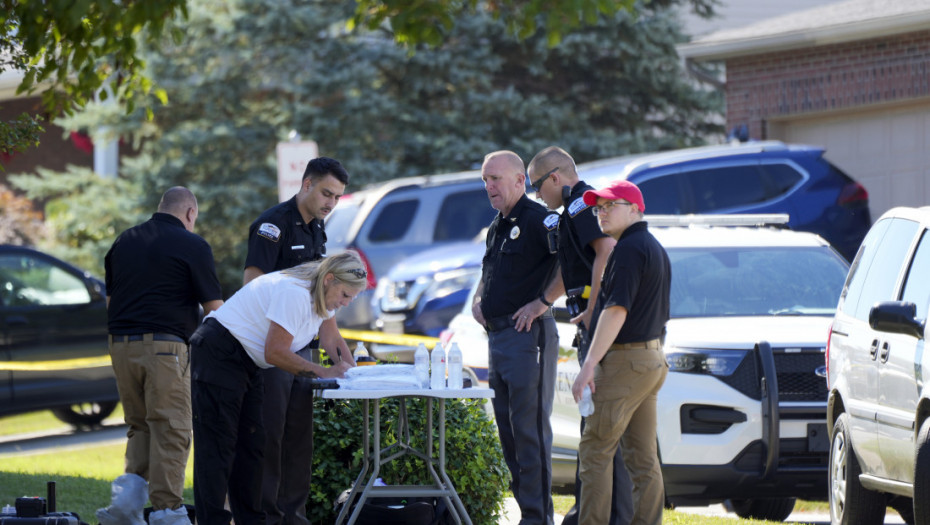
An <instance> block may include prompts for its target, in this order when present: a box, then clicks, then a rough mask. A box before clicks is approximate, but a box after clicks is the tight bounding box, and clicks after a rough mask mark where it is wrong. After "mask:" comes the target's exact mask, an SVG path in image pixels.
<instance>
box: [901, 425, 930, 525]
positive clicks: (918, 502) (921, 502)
mask: <svg viewBox="0 0 930 525" xmlns="http://www.w3.org/2000/svg"><path fill="white" fill-rule="evenodd" d="M913 510H914V515H913V516H912V518H913V521H912V522H911V523H930V419H927V420H925V421H924V422H923V424H922V425H920V432H918V434H917V454H916V457H915V459H914V508H913ZM898 513H899V514H901V512H900V511H899V512H898ZM901 517H902V518H904V519H905V520H907V518H906V517H905V516H904V515H903V514H902V515H901Z"/></svg>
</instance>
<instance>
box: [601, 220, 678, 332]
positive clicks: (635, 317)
mask: <svg viewBox="0 0 930 525" xmlns="http://www.w3.org/2000/svg"><path fill="white" fill-rule="evenodd" d="M671 282H672V268H671V264H670V263H669V260H668V253H666V251H665V248H663V247H662V245H661V244H659V241H657V240H656V238H655V237H653V235H652V234H651V233H649V230H648V229H647V225H646V223H645V222H644V221H640V222H637V223H634V224H632V225H631V226H630V227H629V228H627V229H626V230H625V231H624V232H623V234H622V235H620V239H619V240H617V245H616V246H615V247H614V250H613V252H611V254H610V259H609V260H608V261H607V267H606V268H605V269H604V278H603V279H602V280H601V291H600V293H599V294H598V299H597V305H596V307H595V309H594V318H593V319H594V320H593V321H592V326H591V333H592V334H593V333H595V332H594V331H595V330H597V322H598V320H599V319H598V317H600V314H601V312H602V311H603V310H604V309H605V308H609V307H611V306H622V307H624V308H626V310H627V317H626V321H625V322H624V323H623V326H622V327H621V328H620V333H619V334H617V337H616V339H615V341H614V342H615V343H637V342H643V341H650V340H652V339H658V338H659V337H661V336H662V335H663V333H664V332H665V323H666V322H667V321H668V318H669V293H670V289H671Z"/></svg>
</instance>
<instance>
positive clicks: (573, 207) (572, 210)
mask: <svg viewBox="0 0 930 525" xmlns="http://www.w3.org/2000/svg"><path fill="white" fill-rule="evenodd" d="M587 207H588V205H587V204H585V203H584V197H578V198H577V199H575V201H574V202H572V203H571V204H569V205H568V214H569V215H570V216H572V217H574V216H575V215H578V213H579V212H580V211H582V210H584V209H585V208H587Z"/></svg>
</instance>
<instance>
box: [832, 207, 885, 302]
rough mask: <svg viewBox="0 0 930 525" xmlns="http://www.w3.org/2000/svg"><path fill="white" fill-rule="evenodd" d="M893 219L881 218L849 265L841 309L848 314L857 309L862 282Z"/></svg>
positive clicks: (841, 295) (841, 298) (841, 299)
mask: <svg viewBox="0 0 930 525" xmlns="http://www.w3.org/2000/svg"><path fill="white" fill-rule="evenodd" d="M890 224H891V219H885V220H880V221H878V222H876V223H875V225H874V226H872V228H871V229H870V230H869V232H868V234H866V236H865V239H863V240H862V244H861V245H860V246H859V250H858V251H857V252H856V256H855V258H853V261H852V264H851V265H850V266H849V276H847V277H846V283H845V284H844V285H843V292H842V293H841V294H840V309H841V310H842V311H843V312H844V313H846V314H847V315H853V312H855V311H856V304H858V302H859V294H860V293H862V284H863V283H864V282H865V276H866V275H867V274H868V273H869V266H871V265H872V260H873V259H874V258H875V254H876V253H877V252H878V245H879V244H880V243H881V240H882V237H884V236H885V232H887V231H888V226H889V225H890Z"/></svg>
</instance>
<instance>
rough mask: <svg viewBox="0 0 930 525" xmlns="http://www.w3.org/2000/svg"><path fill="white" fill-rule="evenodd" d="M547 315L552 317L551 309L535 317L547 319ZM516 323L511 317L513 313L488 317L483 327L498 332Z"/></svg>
mask: <svg viewBox="0 0 930 525" xmlns="http://www.w3.org/2000/svg"><path fill="white" fill-rule="evenodd" d="M549 317H552V313H551V311H546V313H544V314H542V315H540V316H539V317H537V318H536V319H547V318H549ZM516 325H517V320H516V319H514V318H513V314H509V315H502V316H500V317H492V318H490V319H485V320H484V328H485V330H487V331H488V332H499V331H501V330H506V329H507V328H512V327H514V326H516Z"/></svg>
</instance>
